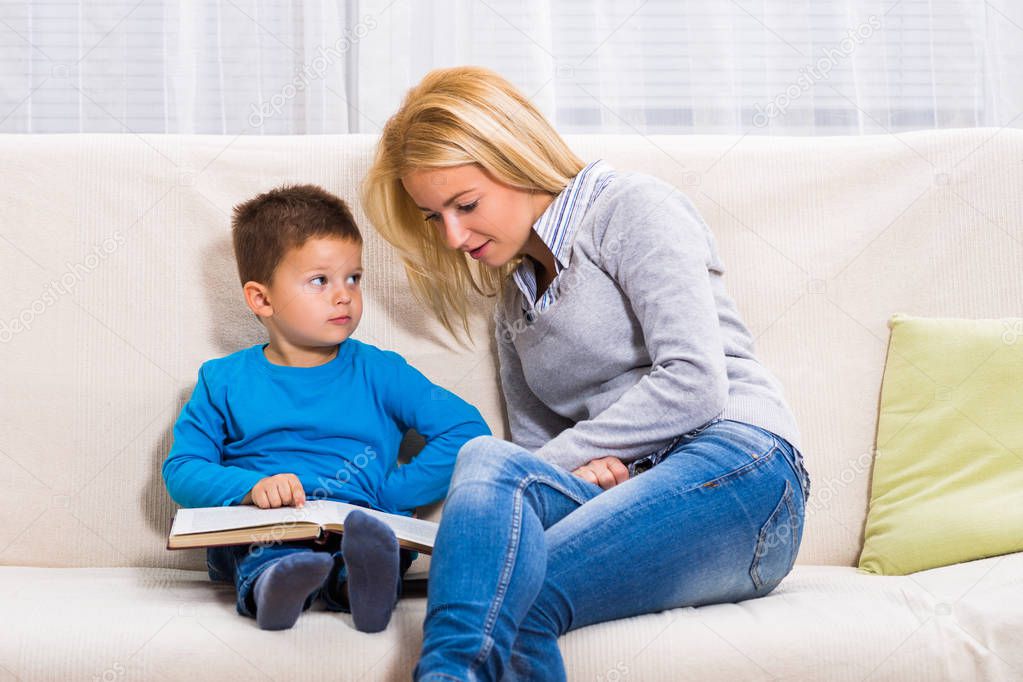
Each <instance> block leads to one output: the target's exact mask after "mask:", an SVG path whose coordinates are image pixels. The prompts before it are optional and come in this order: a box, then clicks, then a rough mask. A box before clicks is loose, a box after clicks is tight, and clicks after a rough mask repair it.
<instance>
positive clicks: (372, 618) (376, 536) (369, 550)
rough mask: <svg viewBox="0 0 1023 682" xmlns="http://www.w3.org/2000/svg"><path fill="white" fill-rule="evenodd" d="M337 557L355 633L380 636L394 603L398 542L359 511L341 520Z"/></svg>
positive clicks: (391, 533) (371, 518)
mask: <svg viewBox="0 0 1023 682" xmlns="http://www.w3.org/2000/svg"><path fill="white" fill-rule="evenodd" d="M341 555H342V556H343V557H344V560H345V566H346V567H347V571H348V584H347V588H348V595H347V596H348V604H349V607H350V608H351V611H352V620H353V621H355V629H356V630H360V631H361V632H380V631H381V630H383V629H384V628H386V627H387V623H388V622H389V621H390V620H391V612H392V611H394V604H395V602H397V600H398V580H400V575H399V570H398V564H399V554H398V540H397V538H395V537H394V531H392V530H391V529H390V528H389V527H388V526H387V524H385V523H384V522H383V521H379V520H377V519H375V518H373V517H372V516H370V515H369V514H366V513H364V512H361V511H359V510H355V511H352V512H350V513H349V514H348V516H347V517H346V518H345V530H344V535H343V536H342V538H341Z"/></svg>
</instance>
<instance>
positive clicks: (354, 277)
mask: <svg viewBox="0 0 1023 682" xmlns="http://www.w3.org/2000/svg"><path fill="white" fill-rule="evenodd" d="M361 280H362V275H361V274H358V275H348V281H349V282H350V283H351V284H352V285H353V286H354V285H356V284H358V283H359V282H360V281H361Z"/></svg>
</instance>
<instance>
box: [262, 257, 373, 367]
mask: <svg viewBox="0 0 1023 682" xmlns="http://www.w3.org/2000/svg"><path fill="white" fill-rule="evenodd" d="M361 279H362V245H361V244H357V243H355V242H353V241H350V240H346V239H337V238H335V237H313V238H311V239H309V240H307V241H306V242H305V243H304V244H303V245H302V246H301V247H299V248H295V249H291V250H290V251H288V252H287V254H285V256H284V258H283V259H282V260H281V262H280V264H279V265H278V266H277V269H276V270H274V273H273V277H272V279H271V281H270V286H269V287H266V299H267V300H266V303H267V304H268V305H267V306H266V308H269V309H270V310H269V314H265V312H264V314H262V315H261V317H263V320H264V321H265V322H266V324H267V326H268V327H269V328H270V331H271V335H273V333H274V332H276V334H277V336H278V339H277V340H278V341H279V342H280V343H282V344H289V345H291V346H293V347H302V348H313V347H324V346H334V345H337V344H338V343H341V342H342V341H344V340H345V339H347V338H348V337H349V336H350V335H351V334H352V332H354V331H355V328H356V327H357V326H359V320H360V319H361V318H362V292H361V290H360V281H361ZM256 312H257V314H260V313H259V311H258V310H257V311H256Z"/></svg>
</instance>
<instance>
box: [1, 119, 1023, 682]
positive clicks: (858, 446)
mask: <svg viewBox="0 0 1023 682" xmlns="http://www.w3.org/2000/svg"><path fill="white" fill-rule="evenodd" d="M568 139H569V142H570V144H571V145H572V146H573V147H574V148H575V149H576V151H577V152H578V153H579V154H580V155H581V156H582V157H583V158H584V159H587V160H591V159H594V158H598V157H603V158H605V159H607V160H608V161H609V162H611V163H612V164H613V165H615V166H617V167H619V168H628V169H637V170H642V171H645V172H648V173H652V174H656V175H659V176H661V177H663V178H665V179H667V180H669V181H671V182H673V183H676V184H677V185H678V186H679V187H681V188H682V189H683V190H684V191H686V192H687V193H688V194H689V195H690V196H691V197H692V198H693V200H694V201H695V203H696V204H697V206H698V207H699V209H700V210H701V211H702V212H703V215H704V217H705V218H706V220H707V222H708V223H709V224H710V226H711V228H712V229H713V231H714V233H715V236H716V238H717V242H718V245H719V248H720V251H721V255H722V258H723V259H724V263H725V267H726V268H727V274H726V282H727V284H728V286H729V289H730V291H731V293H732V295H733V296H734V297H735V298H736V300H737V303H738V305H739V308H740V310H741V312H742V313H743V316H744V318H745V321H746V323H747V324H748V326H749V327H750V329H751V331H752V332H753V334H754V335H755V337H756V349H757V353H758V356H759V358H760V359H761V361H762V362H764V363H765V364H766V365H767V366H768V367H769V368H770V369H771V370H772V371H774V372H775V373H776V375H777V376H778V377H779V379H780V380H781V382H782V384H783V385H784V387H785V391H786V397H787V399H788V400H789V402H790V404H791V405H792V406H793V409H794V410H795V413H796V416H797V419H798V421H799V424H800V426H801V429H802V436H803V451H804V454H805V457H806V463H807V467H808V469H809V471H810V474H811V476H812V478H813V485H812V496H811V499H810V502H809V504H808V515H807V520H806V530H805V534H804V538H803V543H802V547H801V550H800V553H799V558H798V562H797V565H796V567H795V569H794V570H793V572H792V573H791V574H790V575H789V577H788V578H786V580H785V581H784V582H783V583H782V584H781V585H780V586H779V587H778V588H777V589H776V590H775V591H774V592H773V593H771V594H770V595H768V596H767V597H764V598H761V599H756V600H750V601H746V602H742V603H738V604H720V605H713V606H705V607H701V608H695V609H693V608H688V609H678V610H674V611H668V612H663V613H656V614H651V615H646V616H642V617H638V618H630V619H625V620H620V621H616V622H611V623H605V624H601V625H596V626H592V627H587V628H583V629H581V630H578V631H575V632H571V633H569V634H567V635H566V636H565V637H563V638H562V640H561V641H562V648H563V651H564V654H565V657H566V664H567V668H568V671H569V677H570V678H571V679H572V680H595V681H606V682H612V681H615V680H634V681H646V680H671V681H679V680H767V679H787V680H893V681H898V682H909V681H912V680H921V681H924V680H926V681H931V680H974V679H985V680H1019V679H1023V647H1021V646H1020V644H1021V641H1023V582H1021V579H1020V576H1021V575H1023V554H1014V555H1008V556H1003V557H993V558H989V559H984V560H979V561H974V562H970V563H965V564H960V565H955V566H948V567H943V568H938V569H934V570H930V571H924V572H921V573H917V574H914V575H910V576H905V577H876V576H872V575H866V574H861V573H859V572H858V571H857V570H856V569H855V568H854V567H855V565H856V562H857V558H858V555H859V550H860V546H861V544H862V539H863V537H862V536H863V526H864V519H865V516H866V511H867V503H868V499H869V498H868V493H869V486H870V475H871V462H872V449H871V448H872V445H873V439H874V429H875V422H876V410H877V399H878V390H879V386H880V381H881V370H882V366H883V361H884V356H885V348H886V343H887V333H888V330H887V327H886V320H887V319H888V317H889V315H890V314H891V313H892V312H896V311H901V312H906V313H910V314H916V315H934V316H939V315H940V316H952V317H1003V316H1009V315H1018V314H1019V304H1020V301H1021V300H1023V277H1021V275H1020V273H1021V272H1023V246H1021V245H1023V229H1021V225H1023V200H1021V193H1020V190H1021V188H1023V162H1021V159H1023V132H1020V131H1018V130H1009V129H1003V130H996V129H976V130H949V131H939V132H920V133H912V134H903V135H898V136H887V135H884V136H868V137H841V138H838V137H824V138H778V137H756V136H742V137H737V136H736V137H732V136H727V137H726V136H696V137H673V136H649V137H643V136H639V135H636V136H569V137H568ZM374 141H375V138H374V137H373V136H369V135H354V136H326V137H313V136H309V137H298V136H296V137H253V136H238V137H230V136H225V137H217V136H138V135H133V134H127V133H126V134H123V135H116V136H106V135H62V136H0V153H2V158H3V159H4V163H3V167H2V170H0V175H2V177H0V184H2V186H3V198H4V203H3V225H2V228H0V273H2V275H0V277H2V284H3V291H4V293H5V296H4V298H3V300H2V301H0V372H2V376H3V389H2V392H0V414H2V421H0V474H2V479H0V480H2V481H3V488H4V501H3V503H2V504H0V621H2V623H3V626H2V628H3V632H2V635H0V680H7V679H20V680H79V679H81V680H94V679H101V680H135V679H139V680H141V679H145V680H156V679H186V678H188V679H233V678H247V679H257V680H261V679H288V678H291V677H295V676H298V675H302V676H303V677H305V678H307V679H332V680H407V679H409V674H410V671H411V669H412V666H413V665H414V663H415V660H416V657H417V654H418V649H419V644H420V641H421V625H422V618H423V614H424V606H425V599H424V598H423V597H422V596H419V597H410V598H407V599H404V600H402V601H401V602H400V604H399V606H398V608H397V611H396V613H395V616H394V618H393V620H392V624H391V625H390V627H389V628H388V629H387V631H386V632H384V633H381V634H375V635H367V634H363V633H359V632H357V631H356V630H354V628H353V627H352V623H351V620H350V617H349V616H347V615H344V614H337V613H331V612H328V611H325V610H323V609H322V606H320V605H317V606H314V607H313V609H312V610H311V611H309V612H307V613H305V614H304V615H303V616H302V617H301V618H300V619H299V621H298V624H297V625H296V626H295V627H294V628H293V629H291V630H288V631H282V632H265V631H261V630H259V629H258V628H257V626H256V624H255V621H254V620H252V619H247V618H243V617H241V616H239V615H237V614H236V613H235V607H234V591H233V588H232V587H231V586H229V585H225V584H222V583H221V584H214V583H211V582H210V581H209V580H208V578H207V575H206V571H205V563H204V560H203V559H204V553H203V551H201V550H188V551H177V552H171V551H167V550H166V549H165V548H164V547H165V534H166V532H167V530H168V527H169V522H170V519H171V516H172V514H173V511H174V504H173V503H172V502H171V500H170V499H169V498H168V496H167V493H166V492H165V490H164V487H163V483H162V480H161V477H160V464H161V462H162V460H163V458H164V457H165V455H166V453H167V451H168V448H169V446H170V438H171V428H172V425H173V423H174V420H175V418H176V417H177V414H178V411H179V409H180V408H181V406H182V405H183V403H184V401H185V400H186V399H187V398H188V396H189V394H190V392H191V389H192V386H193V385H194V382H195V378H196V370H197V368H198V366H199V364H200V363H201V362H202V361H203V360H205V359H208V358H211V357H215V356H220V355H224V354H227V353H229V352H232V351H234V350H237V349H239V348H242V347H244V346H247V345H250V344H253V343H256V342H258V341H260V340H261V339H262V329H261V328H260V327H258V326H257V324H256V323H255V321H254V320H253V319H252V317H251V315H249V314H248V313H247V311H246V309H245V307H244V304H243V302H242V298H241V295H240V290H239V285H238V282H237V278H236V274H235V269H234V265H233V261H232V256H231V246H230V234H229V218H230V211H231V208H232V206H233V205H234V204H236V203H237V202H239V201H240V200H242V199H245V198H247V197H249V196H251V195H253V194H254V193H256V192H257V191H262V190H265V189H268V188H270V187H272V186H276V185H278V184H281V183H285V182H315V183H319V184H322V185H323V186H325V187H327V188H328V189H330V190H332V191H335V192H337V193H339V194H340V195H342V196H343V197H345V198H348V199H350V200H351V202H352V204H353V208H354V210H355V213H356V217H357V218H358V219H359V220H360V221H361V225H362V226H363V231H364V233H365V236H366V250H365V255H364V264H365V266H366V269H367V273H366V278H365V291H366V314H365V317H364V320H363V322H362V325H361V326H360V328H359V330H358V332H357V336H358V337H359V338H361V339H363V340H365V341H368V342H371V343H375V344H378V345H380V346H383V347H386V348H391V349H394V350H397V351H399V352H401V353H403V354H404V355H405V356H406V357H408V358H409V360H410V361H411V362H412V363H413V364H415V365H416V366H418V367H419V368H420V369H422V371H424V372H425V373H426V374H427V375H428V376H430V377H431V378H432V379H433V380H435V381H436V382H438V383H440V384H442V385H444V386H446V387H448V388H450V389H452V390H454V391H456V392H457V393H459V394H460V395H462V396H463V397H464V398H466V399H468V400H469V401H471V402H473V403H475V404H476V405H478V406H479V407H480V409H481V411H482V412H483V414H484V416H485V417H486V418H487V420H488V421H489V422H490V424H491V426H492V427H493V428H494V430H495V432H496V433H498V434H505V433H506V430H505V427H504V420H503V414H502V407H501V403H500V397H499V392H498V386H497V380H496V367H495V361H494V355H493V353H492V344H491V341H490V335H489V327H488V323H489V320H490V317H489V310H490V308H489V305H488V304H487V303H486V302H483V301H481V303H480V311H481V312H480V315H479V316H478V318H477V319H476V320H475V321H474V324H475V328H476V329H477V330H478V334H479V342H478V344H477V345H476V347H475V348H474V349H468V348H463V347H460V346H458V345H457V344H454V343H452V342H450V341H449V340H448V339H447V337H446V336H445V335H444V334H443V333H442V331H441V330H440V328H439V326H438V325H437V324H436V323H434V322H433V321H432V320H431V319H430V318H429V317H428V315H427V314H426V313H425V312H424V311H423V310H421V309H420V308H419V307H418V306H417V305H416V304H414V303H413V301H412V299H411V298H410V296H409V292H408V288H407V285H406V283H405V279H404V274H403V272H402V270H401V268H400V266H399V264H398V262H397V260H396V258H395V256H394V254H393V253H392V252H391V250H390V248H389V247H388V246H387V245H386V244H385V243H383V242H382V240H381V239H380V238H379V237H377V236H376V234H375V232H374V230H373V229H372V228H371V227H370V226H369V225H368V224H367V223H366V222H365V218H364V215H363V214H362V212H361V210H360V209H359V207H358V205H357V202H356V200H355V198H356V196H357V195H356V191H355V190H356V186H357V183H358V182H359V180H360V179H361V177H362V175H363V173H364V171H365V169H366V168H367V165H368V163H369V160H370V155H371V150H372V147H373V144H374ZM679 541H680V542H685V539H684V538H680V539H679ZM424 568H425V566H424V565H423V564H419V565H418V566H417V567H414V569H413V570H417V569H418V570H423V569H424ZM594 580H595V581H597V580H599V581H602V582H607V581H608V580H611V581H613V580H614V576H613V575H607V574H603V573H598V574H595V575H594Z"/></svg>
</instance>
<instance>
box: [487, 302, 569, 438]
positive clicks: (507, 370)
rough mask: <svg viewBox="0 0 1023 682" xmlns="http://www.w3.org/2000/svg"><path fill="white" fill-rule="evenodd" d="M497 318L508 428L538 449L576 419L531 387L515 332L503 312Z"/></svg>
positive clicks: (502, 384)
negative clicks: (550, 404)
mask: <svg viewBox="0 0 1023 682" xmlns="http://www.w3.org/2000/svg"><path fill="white" fill-rule="evenodd" d="M500 305H501V304H500V303H499V304H498V314H497V317H496V320H495V321H496V323H497V324H496V333H497V356H498V363H499V365H500V367H501V393H502V394H503V395H504V404H505V408H506V409H507V410H508V428H509V429H510V430H511V439H512V442H513V443H515V444H516V445H518V446H519V447H522V448H525V449H526V450H529V451H530V452H536V451H537V450H539V449H540V448H541V447H543V446H544V445H545V444H546V443H547V442H548V441H550V440H551V439H552V438H554V437H555V436H557V435H558V434H559V433H561V432H562V431H564V430H565V429H567V428H569V427H571V426H572V422H571V421H570V420H568V419H565V418H564V417H562V416H561V415H559V414H557V413H555V412H554V411H553V410H551V409H550V408H549V407H547V405H545V404H544V403H543V402H541V401H540V399H539V398H537V397H536V395H535V394H534V393H533V391H532V389H530V388H529V384H528V383H526V376H525V374H524V373H523V371H522V361H521V360H520V359H519V354H518V352H516V350H515V345H514V343H513V342H512V339H511V338H509V336H510V335H511V334H512V330H510V329H509V328H508V326H507V324H506V323H505V317H504V314H503V313H502V312H501V311H500Z"/></svg>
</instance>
